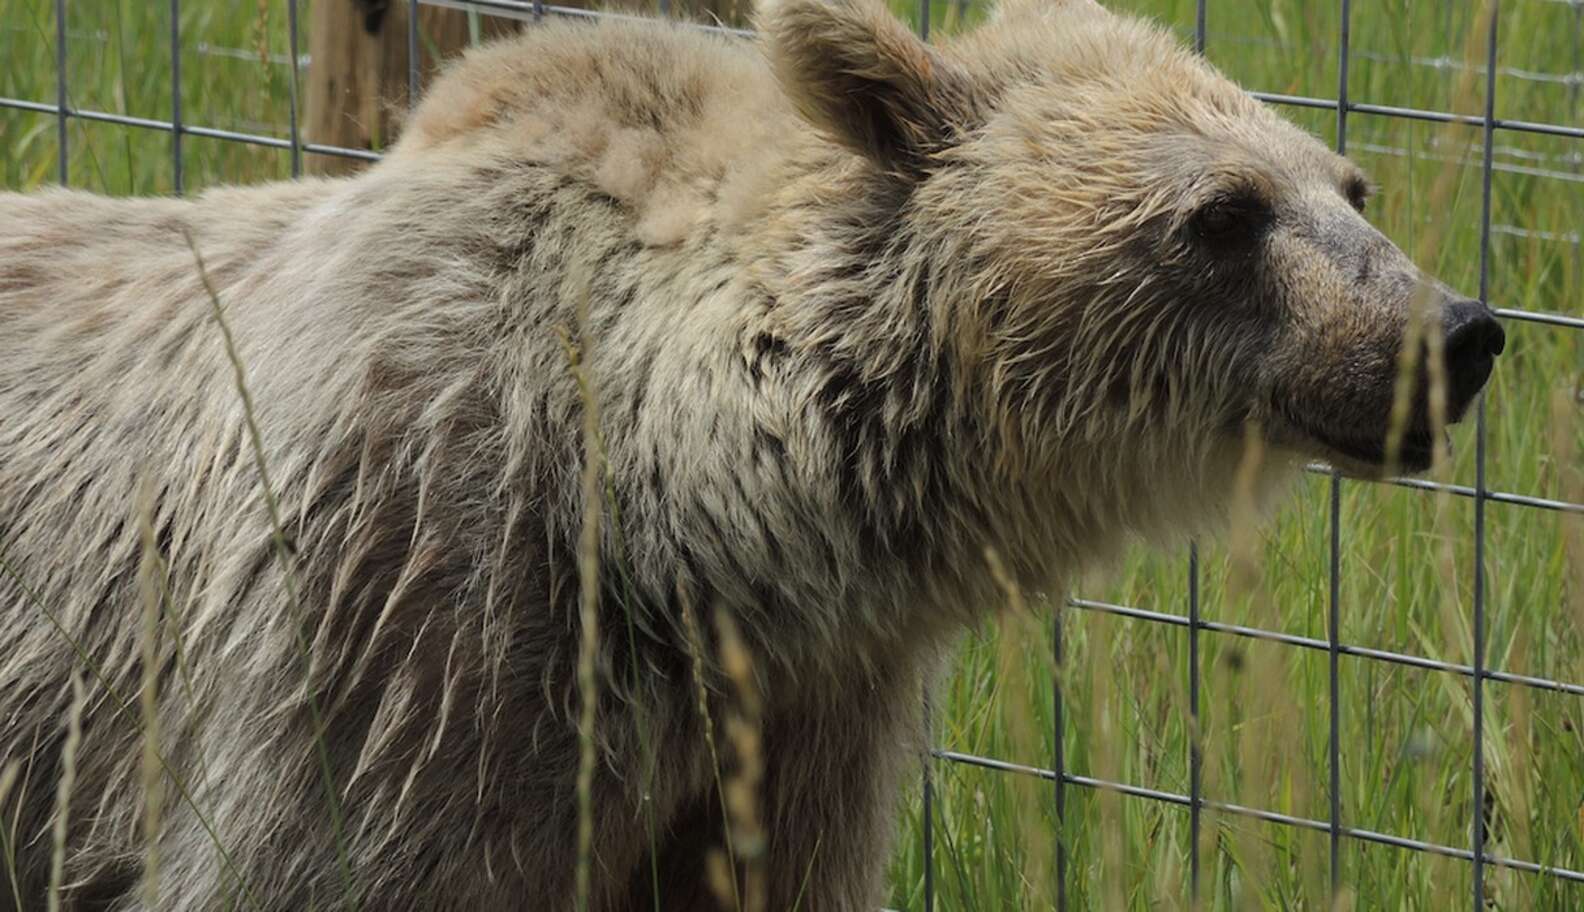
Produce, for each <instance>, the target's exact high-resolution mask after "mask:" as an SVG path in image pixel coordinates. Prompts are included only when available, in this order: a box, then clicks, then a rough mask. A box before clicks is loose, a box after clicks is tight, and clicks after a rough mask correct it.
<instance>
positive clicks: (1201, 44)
mask: <svg viewBox="0 0 1584 912" xmlns="http://www.w3.org/2000/svg"><path fill="white" fill-rule="evenodd" d="M1209 5H1210V4H1209V0H1197V2H1196V3H1195V5H1194V51H1195V52H1197V53H1199V54H1201V55H1202V54H1204V52H1205V44H1206V42H1207V41H1208V40H1209V33H1208V31H1207V28H1208V25H1209V15H1210V14H1209ZM1202 624H1203V619H1202V618H1201V617H1200V612H1199V543H1198V542H1192V543H1190V544H1189V545H1188V802H1189V803H1188V903H1189V907H1190V908H1194V909H1197V908H1198V907H1199V867H1200V859H1199V839H1200V836H1201V834H1202V832H1203V827H1204V821H1203V819H1202V817H1201V813H1202V811H1201V809H1202V808H1203V807H1204V743H1203V739H1202V734H1203V733H1202V730H1201V728H1200V723H1201V721H1202V720H1201V718H1200V715H1199V676H1200V663H1199V631H1200V630H1201V628H1202Z"/></svg>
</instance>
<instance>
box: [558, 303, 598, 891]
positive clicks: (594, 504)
mask: <svg viewBox="0 0 1584 912" xmlns="http://www.w3.org/2000/svg"><path fill="white" fill-rule="evenodd" d="M577 287H578V289H579V291H578V292H577V294H578V302H577V323H578V325H577V339H576V342H574V341H573V339H572V337H571V335H570V334H569V333H567V332H566V331H564V330H563V332H562V343H563V344H564V345H565V347H566V353H567V361H568V362H569V364H570V365H571V369H572V375H573V377H574V378H575V379H576V380H577V384H578V392H579V395H580V398H581V400H582V406H583V476H582V482H583V484H582V497H583V528H582V529H581V530H580V532H579V535H578V552H577V563H578V624H579V629H580V630H581V636H580V637H579V639H578V657H577V682H578V694H579V697H580V700H581V706H580V709H579V715H578V768H577V803H578V828H577V869H576V872H575V875H574V876H575V884H576V886H575V892H574V900H573V902H574V908H576V909H578V910H579V912H583V910H586V909H588V908H589V902H590V876H591V872H592V868H593V865H592V862H593V853H594V766H595V761H596V759H597V758H596V753H597V750H598V745H597V738H596V735H595V730H594V728H595V724H596V722H597V721H598V720H597V713H598V708H599V681H598V668H597V662H598V658H599V637H600V629H599V576H600V538H601V526H602V522H603V507H604V489H605V486H604V478H605V459H604V450H603V447H602V446H601V445H600V434H599V420H600V419H599V400H598V395H597V393H596V392H595V390H594V387H593V383H592V381H591V380H590V377H589V374H588V362H587V359H586V358H585V353H586V352H587V351H588V345H589V335H588V308H589V294H590V292H589V277H588V276H587V275H583V276H580V277H578V282H577Z"/></svg>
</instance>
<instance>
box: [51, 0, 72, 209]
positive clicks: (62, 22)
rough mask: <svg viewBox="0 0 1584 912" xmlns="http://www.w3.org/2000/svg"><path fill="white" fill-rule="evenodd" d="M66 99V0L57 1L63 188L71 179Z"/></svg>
mask: <svg viewBox="0 0 1584 912" xmlns="http://www.w3.org/2000/svg"><path fill="white" fill-rule="evenodd" d="M66 99H67V96H66V0H55V141H56V143H57V145H56V154H57V156H58V158H57V161H56V163H55V164H56V169H57V176H58V177H59V179H60V182H61V186H66V185H68V184H69V183H70V179H71V172H70V166H69V164H68V159H69V156H68V154H67V151H68V149H67V145H66V119H67V118H68V117H69V116H71V115H70V113H69V108H68V103H67V100H66Z"/></svg>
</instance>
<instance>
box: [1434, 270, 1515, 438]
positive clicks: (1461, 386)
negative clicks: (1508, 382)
mask: <svg viewBox="0 0 1584 912" xmlns="http://www.w3.org/2000/svg"><path fill="white" fill-rule="evenodd" d="M1441 320H1442V325H1443V326H1445V327H1446V340H1445V344H1444V346H1443V348H1442V352H1443V356H1444V357H1445V359H1446V370H1447V378H1448V380H1449V382H1450V385H1451V387H1452V390H1451V392H1452V402H1451V405H1452V410H1453V414H1454V415H1456V414H1460V413H1461V412H1462V410H1463V409H1464V408H1465V407H1466V406H1467V405H1468V403H1469V401H1470V400H1472V399H1473V398H1474V396H1475V394H1477V393H1478V392H1479V391H1480V388H1481V387H1483V386H1484V385H1485V381H1486V380H1488V379H1490V374H1491V369H1492V368H1493V367H1494V366H1495V361H1496V356H1497V355H1499V354H1501V353H1502V350H1503V349H1505V348H1506V347H1507V334H1506V333H1505V332H1503V331H1502V328H1501V324H1500V323H1499V322H1497V320H1496V315H1495V314H1494V313H1491V310H1490V308H1488V307H1486V306H1485V305H1484V304H1481V303H1480V302H1479V301H1471V300H1467V299H1463V300H1453V301H1449V302H1447V304H1446V306H1445V308H1444V309H1443V310H1442V312H1441Z"/></svg>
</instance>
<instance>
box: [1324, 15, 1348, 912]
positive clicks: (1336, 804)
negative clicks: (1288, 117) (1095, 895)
mask: <svg viewBox="0 0 1584 912" xmlns="http://www.w3.org/2000/svg"><path fill="white" fill-rule="evenodd" d="M1341 2H1342V9H1341V13H1342V24H1341V34H1340V35H1339V36H1338V37H1339V40H1338V48H1337V108H1336V150H1337V153H1338V154H1340V155H1346V154H1347V128H1348V107H1349V105H1351V104H1352V99H1351V98H1350V97H1349V94H1348V70H1349V65H1350V63H1351V60H1350V58H1351V56H1352V55H1351V49H1352V48H1351V43H1352V35H1353V26H1352V19H1353V4H1352V2H1351V0H1341ZM1326 563H1327V570H1326V575H1327V578H1328V579H1327V583H1328V587H1327V595H1328V598H1327V612H1326V653H1327V655H1326V660H1327V664H1326V675H1327V678H1328V684H1329V686H1330V704H1331V705H1330V718H1329V720H1328V722H1329V730H1330V737H1329V739H1328V742H1327V745H1326V751H1327V757H1326V761H1327V767H1328V774H1329V791H1330V799H1331V801H1330V820H1329V821H1328V822H1329V824H1330V827H1329V830H1330V832H1329V833H1328V837H1329V840H1328V841H1329V843H1330V845H1329V848H1330V865H1329V867H1328V872H1329V879H1330V890H1331V898H1332V902H1335V901H1336V895H1337V889H1338V888H1339V887H1340V886H1341V883H1342V741H1341V729H1342V680H1341V655H1342V653H1341V649H1340V647H1341V643H1342V614H1341V612H1342V475H1341V473H1340V472H1336V471H1332V472H1331V499H1330V554H1329V557H1328V559H1327V561H1326Z"/></svg>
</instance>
